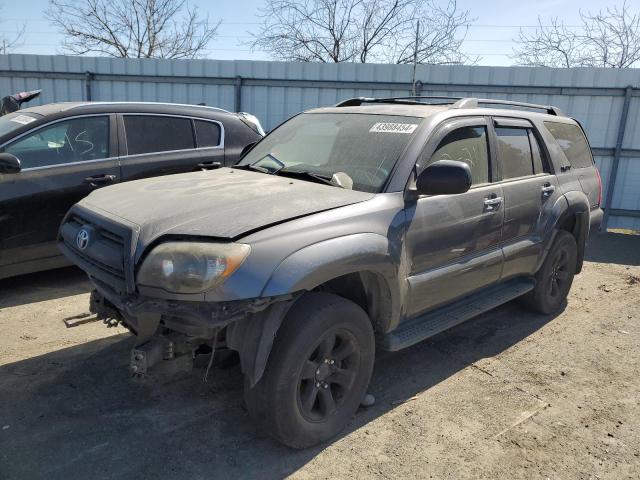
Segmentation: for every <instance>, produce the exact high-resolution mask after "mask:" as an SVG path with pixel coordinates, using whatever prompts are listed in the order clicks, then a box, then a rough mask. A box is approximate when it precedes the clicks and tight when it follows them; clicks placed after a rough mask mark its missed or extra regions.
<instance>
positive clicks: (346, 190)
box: [59, 97, 602, 448]
mask: <svg viewBox="0 0 640 480" xmlns="http://www.w3.org/2000/svg"><path fill="white" fill-rule="evenodd" d="M601 190H602V188H601V182H600V177H599V174H598V170H597V169H596V167H595V166H594V163H593V157H592V154H591V150H590V148H589V145H588V143H587V139H586V137H585V134H584V131H583V129H582V127H581V126H580V124H579V123H578V122H576V121H575V120H573V119H571V118H569V117H567V116H565V115H563V114H562V112H560V111H559V110H558V109H557V108H555V107H551V106H541V105H533V104H525V103H516V102H508V101H501V100H480V99H475V98H462V99H451V98H446V97H406V98H390V99H372V98H357V99H351V100H347V101H344V102H342V103H340V104H338V105H336V106H335V107H330V108H319V109H314V110H311V111H307V112H305V113H302V114H300V115H297V116H295V117H293V118H292V119H290V120H288V121H287V122H285V123H283V124H282V125H281V126H279V127H278V128H276V129H275V130H274V131H272V132H271V133H270V134H269V135H267V136H266V137H265V138H264V139H262V140H261V141H260V142H259V143H258V144H257V145H255V146H254V147H253V149H251V150H250V151H249V152H248V153H246V154H245V155H244V157H243V158H242V159H241V160H240V161H239V162H238V163H237V164H236V165H235V166H233V167H232V168H220V169H217V170H213V171H201V172H194V173H186V174H179V175H172V176H167V177H159V178H149V179H144V180H139V181H134V182H128V183H125V184H121V185H114V186H112V187H108V188H104V189H100V190H97V191H95V192H93V193H91V195H89V196H88V197H87V198H85V199H83V200H82V201H80V202H79V203H77V204H76V205H75V206H74V207H73V208H72V209H71V210H70V212H69V213H68V214H67V216H66V219H65V221H64V222H63V224H62V226H61V229H60V234H59V246H60V248H61V249H62V251H63V253H64V254H65V255H66V256H67V257H68V258H69V259H71V260H72V261H73V262H75V263H76V264H77V265H78V266H80V268H82V269H83V270H85V271H86V272H87V274H88V275H89V277H90V279H91V281H92V282H93V284H94V285H95V291H94V293H93V295H92V299H91V309H92V311H94V312H95V313H96V314H97V315H98V316H99V317H100V318H103V319H105V321H106V322H107V323H111V324H113V323H119V322H121V323H123V324H124V325H125V326H126V327H128V328H129V329H130V330H131V331H132V332H133V333H134V334H135V335H137V337H138V342H137V346H136V347H135V348H134V350H133V351H132V356H131V369H132V372H134V373H135V374H137V375H145V374H148V372H149V370H150V369H152V371H153V369H157V368H161V367H162V366H165V367H167V366H171V365H178V364H180V365H189V364H191V362H192V360H193V358H194V357H196V355H197V354H198V353H200V352H203V351H206V352H210V354H211V357H210V358H211V360H213V358H214V357H213V355H214V354H220V352H223V353H224V352H232V351H235V352H237V354H238V356H239V359H240V365H241V369H242V372H243V374H244V376H245V399H246V404H247V407H248V410H249V412H250V414H251V416H252V418H254V419H255V421H256V423H258V424H260V425H261V426H262V427H263V428H264V429H265V430H266V431H267V432H268V433H269V434H271V435H272V436H274V437H275V438H276V439H278V440H280V441H281V442H283V443H285V444H286V445H289V446H291V447H295V448H303V447H308V446H311V445H314V444H316V443H319V442H321V441H323V440H326V439H328V438H330V437H332V436H333V435H335V434H336V433H338V432H339V431H340V430H341V429H342V428H344V426H345V425H346V424H347V422H348V421H349V419H350V417H351V416H352V415H353V414H354V412H355V411H356V409H357V408H358V405H359V404H360V403H361V401H362V400H363V397H364V396H365V394H366V391H367V386H368V383H369V380H370V377H371V373H372V369H373V362H374V354H375V349H376V348H378V349H382V350H390V351H397V350H400V349H403V348H405V347H408V346H410V345H413V344H415V343H417V342H419V341H421V340H424V339H426V338H428V337H431V336H433V335H436V334H437V333H439V332H442V331H443V330H445V329H448V328H450V327H453V326H454V325H457V324H459V323H461V322H463V321H465V320H467V319H470V318H472V317H474V316H476V315H478V314H480V313H482V312H486V311H488V310H490V309H492V308H494V307H496V306H498V305H501V304H503V303H505V302H508V301H510V300H513V299H515V298H521V300H522V302H523V303H524V304H525V305H527V306H528V307H530V308H532V309H534V310H537V311H539V312H541V313H545V314H548V313H552V312H554V311H556V310H558V309H559V308H561V306H562V305H563V303H564V302H565V299H566V296H567V293H568V292H569V289H570V287H571V283H572V280H573V277H574V275H575V274H576V273H579V272H580V269H581V268H582V263H583V257H584V250H585V242H586V240H587V237H588V234H589V231H590V230H595V229H597V228H598V227H599V224H600V221H601V217H602V210H601V209H600V202H601Z"/></svg>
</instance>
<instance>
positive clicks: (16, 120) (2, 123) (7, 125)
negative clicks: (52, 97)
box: [0, 111, 39, 137]
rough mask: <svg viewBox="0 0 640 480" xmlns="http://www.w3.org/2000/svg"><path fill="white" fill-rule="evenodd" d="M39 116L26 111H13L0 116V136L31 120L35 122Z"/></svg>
mask: <svg viewBox="0 0 640 480" xmlns="http://www.w3.org/2000/svg"><path fill="white" fill-rule="evenodd" d="M38 118H39V117H37V116H35V115H30V114H27V113H21V112H19V111H18V112H13V113H9V114H7V115H3V116H2V117H0V137H1V136H3V135H6V134H7V133H11V132H13V131H14V130H17V129H19V128H20V127H23V126H25V125H28V124H29V123H31V122H35V121H36V120H37V119H38Z"/></svg>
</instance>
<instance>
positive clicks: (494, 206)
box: [484, 197, 502, 212]
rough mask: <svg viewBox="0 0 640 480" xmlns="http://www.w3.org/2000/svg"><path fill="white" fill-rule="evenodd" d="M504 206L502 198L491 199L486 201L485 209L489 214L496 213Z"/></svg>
mask: <svg viewBox="0 0 640 480" xmlns="http://www.w3.org/2000/svg"><path fill="white" fill-rule="evenodd" d="M501 204H502V197H491V198H485V199H484V209H485V210H486V211H488V212H495V211H496V210H498V209H499V208H500V205H501Z"/></svg>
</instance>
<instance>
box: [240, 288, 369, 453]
mask: <svg viewBox="0 0 640 480" xmlns="http://www.w3.org/2000/svg"><path fill="white" fill-rule="evenodd" d="M374 356H375V340H374V335H373V329H372V327H371V322H370V320H369V317H368V316H367V314H366V313H365V312H364V311H363V310H362V308H360V307H359V306H358V305H356V304H355V303H353V302H351V301H349V300H346V299H344V298H342V297H339V296H337V295H332V294H328V293H315V292H314V293H309V294H306V295H305V296H304V297H302V298H301V299H300V300H298V301H297V302H296V304H295V305H293V307H291V310H290V311H289V313H288V314H287V316H286V318H285V319H284V322H283V324H282V326H281V327H280V330H279V331H278V334H277V337H276V339H275V342H274V345H273V349H272V350H271V356H270V358H269V361H268V364H267V368H266V369H265V373H264V375H263V376H262V378H261V379H260V381H259V382H258V383H257V384H256V385H255V386H254V387H252V388H251V387H250V386H249V385H248V382H246V381H245V401H246V404H247V409H248V410H249V414H250V415H251V417H252V418H253V420H254V421H256V423H258V424H260V426H261V427H262V428H263V429H264V430H265V431H266V432H267V433H268V434H269V435H271V436H272V437H274V438H275V439H277V440H279V441H280V442H282V443H284V444H285V445H288V446H289V447H292V448H307V447H310V446H313V445H316V444H318V443H320V442H323V441H325V440H328V439H329V438H331V437H333V436H335V435H336V434H337V433H339V432H340V431H341V430H342V429H343V428H344V427H345V426H346V425H347V423H348V422H349V420H350V419H351V417H352V416H353V414H354V413H355V411H356V410H357V409H358V406H359V404H360V402H361V400H362V398H363V397H364V395H365V394H366V390H367V386H368V385H369V380H370V378H371V372H372V370H373V361H374Z"/></svg>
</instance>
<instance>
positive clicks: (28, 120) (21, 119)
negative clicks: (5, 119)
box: [11, 115, 36, 125]
mask: <svg viewBox="0 0 640 480" xmlns="http://www.w3.org/2000/svg"><path fill="white" fill-rule="evenodd" d="M11 121H12V122H16V123H21V124H22V125H27V124H28V123H31V122H35V121H36V119H35V118H33V117H29V116H27V115H18V116H17V117H14V118H12V119H11Z"/></svg>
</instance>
